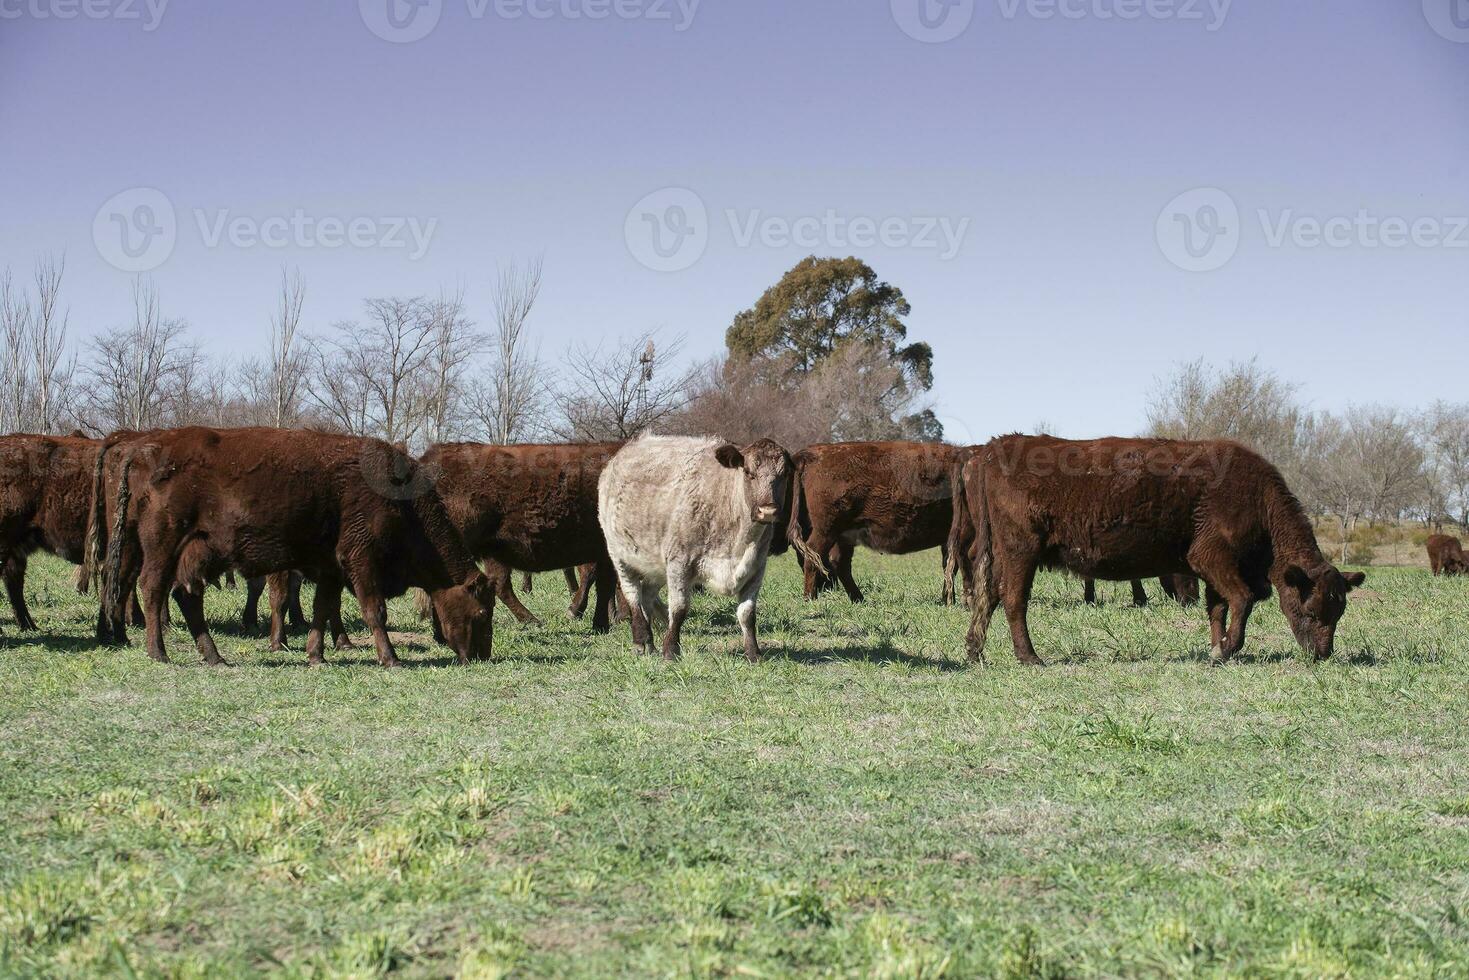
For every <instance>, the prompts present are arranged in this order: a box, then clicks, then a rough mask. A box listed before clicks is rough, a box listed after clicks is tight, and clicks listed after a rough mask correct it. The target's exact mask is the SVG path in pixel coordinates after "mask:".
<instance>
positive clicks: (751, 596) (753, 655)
mask: <svg viewBox="0 0 1469 980" xmlns="http://www.w3.org/2000/svg"><path fill="white" fill-rule="evenodd" d="M764 578H765V570H764V569H761V570H760V572H759V574H757V575H756V576H755V577H754V579H752V580H751V581H750V582H748V583H746V585H745V587H744V588H743V589H741V590H740V604H739V607H738V608H737V609H736V610H735V618H736V619H738V620H739V621H740V632H741V633H742V634H744V637H745V659H746V660H748V661H749V662H750V663H752V664H755V663H759V662H760V642H759V640H758V638H757V637H756V636H755V605H756V600H758V599H759V598H760V583H761V582H762V581H763V580H764Z"/></svg>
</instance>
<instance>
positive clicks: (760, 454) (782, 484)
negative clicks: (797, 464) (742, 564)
mask: <svg viewBox="0 0 1469 980" xmlns="http://www.w3.org/2000/svg"><path fill="white" fill-rule="evenodd" d="M714 455H715V457H716V458H717V459H718V460H719V464H720V465H721V466H724V467H726V468H728V469H732V470H739V471H740V472H741V473H742V474H743V476H744V491H745V504H746V506H747V508H748V510H749V514H750V520H752V521H754V522H755V523H756V524H779V523H781V521H782V520H784V519H785V518H787V517H788V516H789V515H788V512H787V511H786V506H787V499H786V498H787V496H788V489H789V487H790V480H791V469H792V466H791V457H790V454H789V453H787V452H786V451H785V450H784V449H782V448H781V447H780V446H778V445H777V444H776V443H774V442H771V441H770V440H769V439H761V440H760V441H759V442H753V443H751V444H750V445H748V446H746V447H745V448H743V449H741V448H739V447H738V446H734V445H730V444H728V443H726V444H725V445H723V446H720V447H719V448H718V449H716V450H715V451H714Z"/></svg>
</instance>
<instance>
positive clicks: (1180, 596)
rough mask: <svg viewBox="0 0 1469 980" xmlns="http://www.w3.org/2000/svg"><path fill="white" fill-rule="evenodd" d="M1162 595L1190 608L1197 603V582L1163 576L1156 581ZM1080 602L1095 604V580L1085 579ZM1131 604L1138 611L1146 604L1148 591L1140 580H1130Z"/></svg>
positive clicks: (1178, 577) (1191, 577)
mask: <svg viewBox="0 0 1469 980" xmlns="http://www.w3.org/2000/svg"><path fill="white" fill-rule="evenodd" d="M1158 586H1159V587H1160V588H1162V590H1163V594H1164V595H1165V596H1167V597H1168V598H1170V599H1172V600H1173V601H1174V602H1176V603H1178V604H1179V605H1180V606H1192V605H1195V604H1197V603H1198V601H1199V580H1198V579H1196V578H1194V577H1193V576H1192V575H1164V576H1163V577H1162V578H1160V579H1158ZM1082 601H1084V602H1085V603H1086V604H1087V605H1088V606H1095V605H1096V604H1097V580H1096V579H1094V578H1089V579H1086V580H1085V582H1084V585H1083V587H1082ZM1132 604H1133V605H1134V606H1137V607H1138V608H1139V609H1143V608H1146V606H1147V604H1148V590H1147V589H1145V588H1143V583H1142V581H1141V580H1140V579H1133V580H1132Z"/></svg>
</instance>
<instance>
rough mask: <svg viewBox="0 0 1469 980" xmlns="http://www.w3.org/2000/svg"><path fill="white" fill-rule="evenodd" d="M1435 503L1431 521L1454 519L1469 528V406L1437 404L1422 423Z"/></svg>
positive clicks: (1419, 422) (1421, 428)
mask: <svg viewBox="0 0 1469 980" xmlns="http://www.w3.org/2000/svg"><path fill="white" fill-rule="evenodd" d="M1418 430H1419V433H1420V438H1421V439H1422V440H1423V445H1424V448H1425V450H1426V451H1427V453H1428V462H1429V470H1430V474H1431V479H1432V484H1433V490H1434V496H1435V498H1436V499H1435V500H1434V501H1433V503H1434V507H1433V513H1431V514H1430V515H1429V519H1430V520H1438V519H1439V518H1440V517H1442V516H1453V512H1454V511H1457V517H1458V521H1459V523H1460V525H1462V526H1463V527H1465V528H1469V405H1453V404H1449V403H1447V402H1442V401H1440V402H1435V403H1434V404H1433V405H1431V406H1430V407H1429V409H1428V411H1426V412H1424V413H1423V415H1422V417H1421V418H1420V419H1419V420H1418Z"/></svg>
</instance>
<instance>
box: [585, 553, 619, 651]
mask: <svg viewBox="0 0 1469 980" xmlns="http://www.w3.org/2000/svg"><path fill="white" fill-rule="evenodd" d="M591 569H592V570H591V572H590V573H589V574H587V575H584V576H582V581H581V584H580V585H579V586H578V589H579V590H580V592H581V604H582V608H583V609H585V608H586V602H587V600H586V590H587V588H588V587H589V586H590V585H592V584H593V583H595V585H596V588H597V597H596V599H595V602H596V606H595V607H594V608H593V609H592V632H594V633H603V634H605V633H610V632H612V603H613V602H615V601H616V599H615V596H616V595H617V594H618V593H617V572H616V571H615V570H614V569H613V568H612V561H611V559H603V560H601V561H599V562H597V563H596V564H595V565H593V566H591Z"/></svg>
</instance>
